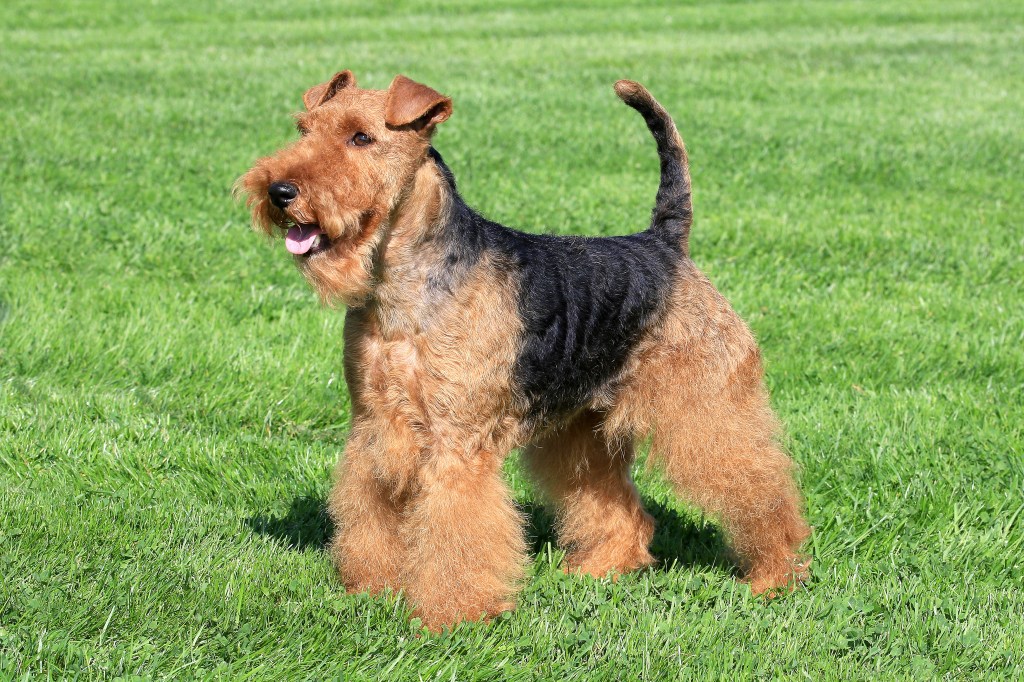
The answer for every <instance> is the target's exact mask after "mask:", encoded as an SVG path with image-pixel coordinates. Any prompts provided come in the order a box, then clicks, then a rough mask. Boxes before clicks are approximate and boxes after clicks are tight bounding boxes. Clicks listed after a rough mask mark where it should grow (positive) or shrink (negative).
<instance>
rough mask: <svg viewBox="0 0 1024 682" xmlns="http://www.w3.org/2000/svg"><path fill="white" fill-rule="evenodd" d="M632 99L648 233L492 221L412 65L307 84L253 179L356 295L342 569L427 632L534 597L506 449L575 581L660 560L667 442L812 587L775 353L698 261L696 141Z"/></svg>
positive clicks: (279, 221)
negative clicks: (654, 187) (409, 73)
mask: <svg viewBox="0 0 1024 682" xmlns="http://www.w3.org/2000/svg"><path fill="white" fill-rule="evenodd" d="M615 92H616V93H617V94H618V96H619V97H620V98H621V99H622V101H623V102H625V103H626V104H627V105H629V106H630V107H632V108H634V109H636V110H637V111H638V112H639V113H640V114H641V115H642V116H643V117H644V120H645V121H646V123H647V127H648V128H649V129H650V132H651V134H652V135H653V136H654V139H655V141H656V142H657V149H658V156H659V158H660V165H661V182H660V186H659V188H658V194H657V200H656V203H655V206H654V211H653V215H652V218H651V224H650V227H648V228H647V229H646V230H645V231H643V232H640V233H638V234H630V235H627V236H621V237H602V238H585V237H574V236H568V237H566V236H548V235H540V234H526V233H522V232H517V231H515V230H513V229H511V228H508V227H505V226H503V225H500V224H498V223H495V222H492V221H490V220H488V219H487V218H484V217H483V216H481V215H480V214H479V213H477V212H475V211H474V210H473V209H472V208H470V207H469V206H467V205H466V203H465V202H464V201H463V199H462V197H460V196H459V193H458V191H457V190H456V187H455V178H454V176H453V175H452V172H451V171H450V170H449V169H448V166H446V165H445V163H444V161H443V160H442V159H441V155H440V154H438V152H437V151H436V150H435V149H434V148H433V147H432V146H431V137H432V135H433V133H434V130H435V128H436V127H437V125H438V124H440V123H443V122H444V121H445V120H446V119H448V117H449V116H450V115H451V113H452V101H451V99H450V98H448V97H446V96H444V95H442V94H440V93H438V92H436V91H435V90H432V89H431V88H429V87H427V86H425V85H421V84H419V83H416V82H414V81H412V80H410V79H408V78H406V77H404V76H397V77H395V79H394V80H393V81H392V82H391V85H390V87H388V89H387V90H364V89H362V88H358V87H356V80H355V77H354V76H353V75H352V73H351V72H350V71H342V72H340V73H338V74H336V75H335V76H334V77H333V78H332V79H331V80H330V81H328V82H327V83H324V84H322V85H318V86H316V87H314V88H312V89H310V90H309V91H307V92H306V93H305V95H304V96H303V101H304V103H305V106H306V111H305V112H303V113H300V114H298V115H297V116H296V120H297V127H298V130H299V133H300V134H301V137H300V139H299V140H298V141H296V142H295V143H294V144H292V145H291V146H289V147H287V148H285V149H283V150H282V151H280V152H278V153H277V154H276V155H274V156H270V157H266V158H263V159H260V160H259V161H257V162H256V164H255V166H254V167H253V168H252V170H250V171H249V172H248V173H246V174H245V175H244V176H242V177H241V178H240V179H239V183H238V187H239V189H240V191H242V192H244V193H245V194H246V196H247V204H248V206H249V207H250V208H251V210H252V215H253V221H254V225H255V227H256V228H257V229H258V230H260V231H262V232H265V233H266V234H268V235H275V234H276V235H283V236H284V240H285V247H286V248H287V250H288V251H289V252H290V253H291V254H293V257H294V260H295V263H296V264H297V265H298V268H299V270H300V271H301V272H302V274H303V275H305V277H306V279H307V280H308V281H309V283H310V284H311V285H312V286H313V288H314V289H316V291H317V292H318V293H319V295H320V297H321V299H322V300H323V301H324V302H325V303H327V304H336V303H342V304H344V305H345V306H346V314H345V327H344V329H345V331H344V344H345V348H344V357H345V360H344V364H345V378H346V381H347V383H348V387H349V391H350V393H351V397H352V425H351V432H350V435H349V440H348V443H347V446H346V448H345V453H344V456H343V457H342V459H341V461H340V462H339V464H338V468H337V472H336V484H335V486H334V489H333V491H332V492H331V494H330V499H329V502H328V508H329V511H330V514H331V516H332V518H333V519H334V521H335V522H336V527H337V533H336V535H335V537H334V538H333V540H332V543H331V552H332V555H333V557H334V560H335V561H336V563H337V566H338V569H339V571H340V573H341V576H342V579H343V581H344V583H345V585H346V587H347V588H348V590H349V591H351V592H361V591H369V592H372V593H376V592H379V591H381V590H384V589H385V588H389V589H392V590H395V591H404V593H405V595H406V597H407V599H409V600H410V601H411V603H412V604H413V606H414V612H413V613H414V615H416V616H418V617H420V618H421V619H422V622H423V623H424V625H426V626H427V627H429V628H431V629H435V630H436V629H440V628H442V627H446V626H451V625H453V624H454V623H457V622H459V621H461V620H467V619H477V618H487V617H490V616H493V615H495V614H498V613H500V612H501V611H504V610H507V609H511V608H513V607H514V598H515V594H516V591H517V589H518V587H519V585H520V584H521V582H522V580H523V577H524V566H525V564H526V562H527V548H526V541H525V538H524V519H523V515H522V513H521V512H520V511H519V510H518V509H517V507H516V504H515V503H514V501H513V498H512V495H511V494H510V492H509V488H508V486H507V485H506V484H505V482H504V481H503V479H502V462H503V461H504V459H505V457H506V456H507V455H508V453H509V452H510V451H511V450H513V449H514V448H518V447H522V448H523V459H524V460H525V464H526V466H527V468H528V469H529V471H530V472H531V475H532V477H533V478H534V479H535V480H536V482H537V483H538V485H539V486H540V488H541V490H542V491H543V493H544V494H545V495H546V497H547V498H548V499H549V500H550V501H551V502H552V504H553V505H554V507H555V509H556V510H557V531H558V536H559V542H560V544H561V545H562V546H563V547H565V548H566V550H567V556H566V564H567V567H566V569H567V570H569V571H572V572H583V573H588V574H591V575H595V576H605V575H607V574H609V573H614V574H618V573H624V572H626V571H633V570H636V569H638V568H641V567H644V566H647V565H649V564H651V563H652V562H653V561H654V559H653V557H652V556H651V554H650V552H649V551H648V546H649V544H650V541H651V537H652V535H653V532H654V521H653V519H652V518H651V516H650V515H648V514H647V512H646V511H644V508H643V505H642V504H641V500H640V497H639V495H638V494H637V490H636V488H635V486H634V485H633V482H632V479H631V477H630V467H631V465H632V464H633V460H634V443H635V442H636V441H638V440H642V439H645V438H650V439H651V445H650V457H649V461H650V462H652V463H654V464H656V465H659V466H660V467H662V468H663V470H664V472H665V474H666V476H667V478H668V480H669V481H670V482H671V483H672V484H673V486H674V487H675V489H676V490H677V492H678V493H679V494H680V495H681V496H683V497H684V498H686V499H688V500H689V501H691V502H693V503H695V504H696V505H698V506H699V507H701V508H703V509H704V510H705V511H707V512H708V513H709V514H711V515H713V516H714V517H715V518H716V519H718V520H719V521H720V522H721V524H722V526H723V528H724V530H725V532H726V535H727V537H728V539H729V541H730V545H731V548H732V550H733V551H734V553H735V555H736V557H737V561H738V564H739V566H740V568H741V569H742V570H743V571H744V573H745V578H746V580H747V581H748V582H749V583H750V587H751V590H752V591H753V592H755V593H762V592H766V591H772V590H776V589H779V588H787V587H788V588H792V587H793V586H794V585H795V584H797V583H798V582H800V581H801V580H803V579H804V578H805V575H806V571H805V569H806V561H805V560H804V559H803V558H802V557H801V556H800V554H799V550H800V546H801V544H802V543H803V541H804V540H805V539H806V538H807V537H808V535H809V533H810V529H809V528H808V526H807V524H806V523H805V522H804V520H803V517H802V514H801V506H802V505H801V500H800V495H799V493H798V491H797V488H796V486H795V483H794V480H793V473H792V468H793V467H792V463H791V461H790V459H789V458H788V457H787V456H786V455H785V454H784V453H783V452H782V450H781V449H780V447H779V445H778V444H777V442H776V433H777V422H776V420H775V418H774V416H773V414H772V411H771V408H770V407H769V404H768V399H767V394H766V391H765V388H764V385H763V383H762V374H763V371H762V366H761V356H760V352H759V350H758V347H757V345H756V344H755V342H754V338H753V335H752V334H751V332H750V330H749V329H748V328H747V326H746V324H745V323H744V322H743V321H742V320H741V319H740V318H739V316H738V315H737V314H736V313H735V312H733V310H732V308H731V307H730V306H729V304H728V302H727V301H726V300H725V298H723V297H722V295H721V294H720V293H718V291H717V290H716V289H715V288H714V287H713V286H712V284H711V282H710V281H708V279H707V278H706V277H705V276H704V275H703V274H702V273H701V272H700V271H699V270H698V269H697V267H696V266H695V265H694V263H693V261H692V260H690V255H689V246H688V236H689V232H690V225H691V222H692V210H691V208H692V205H691V199H690V173H689V164H688V161H687V155H686V150H685V148H684V146H683V141H682V139H681V138H680V136H679V133H678V132H677V131H676V127H675V124H674V122H673V121H672V118H671V117H670V116H669V115H668V113H667V112H666V111H665V109H664V108H662V106H661V105H660V104H659V103H658V102H657V101H656V100H655V99H654V98H653V97H652V96H651V94H650V93H649V92H648V91H647V90H646V89H645V88H644V87H643V86H641V85H640V84H638V83H635V82H632V81H627V80H622V81H619V82H617V83H616V84H615ZM324 342H325V343H337V341H336V340H334V339H324Z"/></svg>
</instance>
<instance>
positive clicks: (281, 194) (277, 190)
mask: <svg viewBox="0 0 1024 682" xmlns="http://www.w3.org/2000/svg"><path fill="white" fill-rule="evenodd" d="M267 194H269V195H270V203H272V204H273V205H274V206H277V207H278V208H287V206H288V204H290V203H292V202H293V201H295V197H297V196H299V188H298V187H296V186H295V185H293V184H292V183H290V182H275V183H273V184H271V185H270V187H268V188H267Z"/></svg>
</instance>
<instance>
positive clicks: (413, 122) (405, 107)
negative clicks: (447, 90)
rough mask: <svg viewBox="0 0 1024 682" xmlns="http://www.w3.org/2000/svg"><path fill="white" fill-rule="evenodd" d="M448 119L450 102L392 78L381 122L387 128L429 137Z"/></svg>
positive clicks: (407, 82)
mask: <svg viewBox="0 0 1024 682" xmlns="http://www.w3.org/2000/svg"><path fill="white" fill-rule="evenodd" d="M451 115H452V100H451V98H450V97H445V96H444V95H442V94H441V93H439V92H437V91H436V90H432V89H430V88H428V87H427V86H426V85H422V84H420V83H417V82H416V81H414V80H409V79H408V78H406V77H405V76H395V80H393V81H391V86H390V87H389V88H388V101H387V105H386V106H385V107H384V122H385V123H387V124H388V125H389V126H394V127H399V126H409V127H410V128H412V129H413V130H415V131H417V132H419V133H420V134H421V135H430V134H431V133H432V132H434V126H436V125H437V124H438V123H443V122H444V121H447V120H448V117H449V116H451Z"/></svg>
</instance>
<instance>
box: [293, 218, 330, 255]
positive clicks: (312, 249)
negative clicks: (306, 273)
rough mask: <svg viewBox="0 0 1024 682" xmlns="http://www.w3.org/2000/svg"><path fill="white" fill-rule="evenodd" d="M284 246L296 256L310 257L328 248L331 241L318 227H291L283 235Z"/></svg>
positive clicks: (307, 225)
mask: <svg viewBox="0 0 1024 682" xmlns="http://www.w3.org/2000/svg"><path fill="white" fill-rule="evenodd" d="M284 245H285V248H286V249H288V252H289V253H293V254H295V255H296V256H312V255H315V254H317V253H320V252H321V251H325V250H327V249H328V248H330V246H331V240H330V238H329V237H328V236H327V235H326V234H324V231H323V230H321V229H320V226H319V225H316V224H306V225H292V226H291V227H290V228H288V234H286V235H285V238H284Z"/></svg>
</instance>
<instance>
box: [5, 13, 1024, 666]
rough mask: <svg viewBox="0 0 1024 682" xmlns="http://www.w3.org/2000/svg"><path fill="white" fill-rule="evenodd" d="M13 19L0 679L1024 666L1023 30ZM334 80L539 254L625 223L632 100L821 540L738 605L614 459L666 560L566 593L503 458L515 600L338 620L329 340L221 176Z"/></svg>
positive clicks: (698, 549) (519, 16)
mask: <svg viewBox="0 0 1024 682" xmlns="http://www.w3.org/2000/svg"><path fill="white" fill-rule="evenodd" d="M556 4H557V3H552V2H531V3H526V4H523V5H522V6H511V5H508V6H506V5H505V4H504V3H494V2H484V1H482V0H480V1H478V2H460V3H430V4H429V5H427V6H415V5H413V4H411V3H405V2H394V3H387V4H386V5H383V6H380V7H379V8H377V9H368V8H366V7H358V6H356V5H355V4H354V3H353V5H352V6H345V5H333V4H330V3H321V2H317V3H313V2H304V1H300V0H293V1H290V2H286V3H263V4H253V3H248V2H241V1H239V2H233V3H217V2H192V1H189V2H159V3H136V2H130V1H128V0H124V1H123V2H120V3H113V2H90V1H83V2H74V3H50V2H40V1H38V0H34V1H31V2H27V1H23V0H15V1H8V2H5V4H4V10H3V15H4V22H3V26H2V27H0V44H2V49H0V679H36V678H40V679H47V678H52V679H67V678H76V677H77V678H79V679H94V678H95V679H99V678H117V677H122V676H128V677H131V676H141V677H143V678H149V677H156V678H176V679H178V678H192V677H197V678H207V677H208V678H240V679H257V680H275V679H339V678H341V679H380V680H418V679H424V680H426V679H444V680H452V679H454V680H497V679H516V680H519V679H524V680H528V679H555V680H563V679H572V680H620V679H621V680H627V679H628V680H632V679H652V680H674V679H684V678H689V677H694V678H702V679H703V678H717V679H726V680H733V679H746V678H789V679H805V678H810V679H851V678H854V679H868V678H872V679H873V678H876V677H883V678H914V679H930V678H944V679H978V678H992V679H1010V678H1018V679H1019V678H1020V677H1021V676H1024V593H1022V587H1024V284H1022V282H1024V260H1022V253H1024V224H1022V223H1024V179H1022V174H1021V171H1022V168H1024V114H1022V112H1024V87H1022V83H1024V81H1022V80H1021V74H1022V73H1024V5H1022V4H1021V3H1020V2H1014V1H1005V2H996V1H991V2H983V3H982V2H971V1H963V2H914V3H908V2H902V1H898V2H897V1H893V2H850V3H847V2H817V3H803V2H800V3H784V2H783V3H768V2H751V3H746V2H734V3H713V2H699V3H686V4H685V5H683V4H681V3H677V2H664V3H660V4H657V5H655V4H653V3H652V4H645V5H644V6H643V7H640V6H628V7H618V6H617V5H618V3H612V2H607V3H593V4H589V5H587V6H583V5H580V6H574V7H571V8H561V7H556ZM342 68H349V69H352V70H353V71H354V72H355V73H356V75H357V76H358V78H359V81H360V84H362V85H364V86H369V87H378V88H382V87H386V86H387V84H388V83H389V82H390V80H391V78H392V77H393V75H394V74H396V73H404V74H406V75H409V76H411V77H413V78H415V79H417V80H421V81H424V82H426V83H428V84H430V85H432V86H434V87H436V88H437V89H439V90H441V91H443V92H445V93H447V94H450V95H451V96H452V97H453V98H454V101H455V114H454V116H453V117H452V118H451V120H450V121H449V122H447V123H445V124H444V125H443V126H441V129H440V131H439V133H438V135H437V137H436V138H435V144H436V146H437V148H438V149H439V150H440V151H441V152H442V153H443V154H444V156H445V158H446V160H447V161H448V163H449V164H450V166H451V167H452V169H453V170H454V172H455V174H456V176H457V178H458V180H459V184H460V188H461V190H462V191H463V193H464V195H465V196H466V197H467V199H468V200H469V201H470V203H471V204H473V205H475V206H476V207H478V208H479V209H480V210H482V211H483V212H484V213H485V214H486V215H488V216H489V217H492V218H495V219H498V220H501V221H503V222H505V223H508V224H512V225H516V226H520V227H522V228H524V229H528V230H533V231H549V232H558V233H574V234H591V235H613V234H625V233H629V232H633V231H638V230H640V229H643V228H644V227H645V226H646V222H647V217H648V215H649V210H650V207H651V206H652V204H653V197H654V191H655V188H656V186H657V164H656V156H655V153H654V145H653V143H652V141H651V140H650V138H649V136H648V133H647V131H646V130H645V128H644V126H643V122H642V120H641V119H640V118H639V117H638V116H637V115H636V114H635V113H634V112H633V111H631V110H629V109H627V108H626V107H624V106H623V105H622V104H621V103H620V102H619V101H618V100H617V99H616V98H615V96H614V93H613V92H612V89H611V86H612V83H613V82H614V81H615V80H616V79H618V78H623V77H628V78H633V79H636V80H640V81H641V82H643V83H645V84H646V85H647V86H648V87H649V88H650V89H651V90H652V92H653V93H654V94H655V95H656V96H657V97H659V98H660V99H661V101H662V102H663V103H664V104H665V105H666V107H667V108H668V109H669V110H670V111H671V112H672V113H673V114H674V116H675V117H676V121H677V123H678V125H679V128H680V130H681V131H682V133H683V136H684V138H685V139H686V141H687V143H688V145H689V148H690V152H691V159H692V162H693V183H694V191H695V205H696V206H695V208H696V223H695V226H694V231H693V237H692V240H691V244H692V252H693V256H694V259H695V260H696V262H697V263H698V265H699V266H700V267H701V268H703V269H704V270H705V271H706V272H707V273H708V275H709V276H710V277H711V278H712V280H713V281H714V282H715V283H716V284H717V285H718V287H719V288H720V289H721V290H722V292H723V293H725V295H726V296H727V297H728V298H729V299H730V300H731V301H732V303H733V304H734V306H735V307H736V309H737V310H738V311H739V312H740V313H741V314H742V315H743V316H744V317H745V318H746V319H747V320H748V321H749V323H750V324H751V326H752V327H753V329H754V331H755V332H756V334H757V336H758V338H759V340H760V342H761V344H762V346H763V352H764V356H765V358H766V361H767V375H768V382H769V384H770V386H771V389H772V392H773V401H774V405H775V406H776V408H777V410H778V412H779V414H780V416H781V419H782V421H783V422H784V423H785V424H786V429H787V435H786V445H787V447H788V449H789V450H790V452H791V453H792V455H793V457H794V458H795V460H796V461H797V462H798V463H799V465H800V480H801V486H802V489H803V490H804V491H805V494H806V497H807V507H808V515H809V518H810V521H811V523H812V524H813V526H814V535H813V539H812V540H811V542H810V543H809V545H808V551H809V552H810V553H811V554H812V555H813V557H814V563H813V576H812V579H811V581H810V583H809V584H808V585H807V587H806V589H803V590H800V591H798V592H796V593H794V594H792V595H788V596H785V597H782V598H780V599H777V600H774V601H772V602H769V603H765V602H763V601H762V600H760V599H758V598H753V597H751V596H750V594H749V591H748V590H747V589H746V588H745V587H744V586H742V585H741V584H739V583H737V582H736V581H735V580H734V579H733V574H734V567H733V565H732V563H730V560H729V558H728V554H727V552H726V550H725V547H724V545H723V538H722V536H721V534H720V533H719V532H718V530H717V529H716V526H715V524H714V522H713V520H711V519H706V518H704V517H703V516H702V515H701V514H700V513H699V512H697V511H696V510H694V509H693V508H691V507H689V506H687V505H686V504H685V503H683V502H680V501H678V500H676V499H675V498H673V497H672V496H670V495H669V493H668V489H667V487H666V486H665V485H664V483H663V481H662V480H661V479H660V478H659V477H658V476H657V475H656V474H654V473H650V472H646V471H645V470H644V469H643V468H640V470H639V471H638V472H637V480H638V483H639V485H640V488H641V490H642V493H643V496H644V498H645V501H646V503H647V506H648V508H649V509H650V510H651V511H652V513H653V514H654V515H655V516H656V518H657V521H658V531H657V535H656V537H655V540H654V552H655V554H656V556H657V557H658V559H659V560H660V565H658V566H657V567H655V568H653V569H652V570H649V571H646V572H643V573H640V574H635V575H629V576H625V577H623V578H622V579H620V580H619V581H618V582H612V581H610V580H593V579H583V578H577V577H567V576H565V575H563V573H562V572H561V570H560V568H559V561H560V559H561V557H562V554H561V553H560V552H559V550H558V549H557V547H556V546H554V536H553V531H552V529H551V516H550V514H549V513H548V512H547V511H545V510H544V508H543V506H542V505H541V503H540V501H539V500H538V499H537V498H536V497H535V496H534V493H533V491H532V490H531V488H530V486H529V485H528V482H527V481H526V479H525V477H524V475H523V473H522V471H521V470H520V468H519V465H518V463H517V461H516V459H515V458H514V457H513V458H511V459H510V460H509V464H508V478H509V480H510V481H511V484H512V486H513V487H514V489H515V492H516V496H517V498H518V499H519V501H520V502H521V504H522V505H523V507H524V509H525V511H526V512H527V514H528V515H529V517H530V519H531V525H530V528H529V534H530V539H531V542H532V546H533V555H532V556H533V563H532V567H531V570H530V571H529V577H528V582H527V583H526V585H525V589H524V591H523V593H522V595H521V598H520V600H519V607H518V609H517V610H516V611H514V612H512V613H510V614H507V615H506V616H504V617H502V618H499V619H498V620H496V621H495V622H493V623H492V624H490V625H480V624H471V625H463V626H460V627H458V628H457V629H456V630H455V631H454V632H450V633H446V634H442V635H426V634H422V633H421V632H420V631H419V630H418V628H417V623H416V622H413V623H411V624H410V622H409V621H408V611H407V606H406V604H405V603H404V602H403V601H402V600H401V599H400V598H397V597H394V596H392V597H388V598H381V599H371V598H368V597H366V596H346V594H345V592H344V590H343V588H342V587H341V584H340V582H339V581H338V580H337V577H336V575H335V573H334V570H333V568H332V565H331V562H330V559H329V557H328V555H327V554H326V552H325V549H324V546H325V542H326V539H327V538H328V537H329V533H330V532H331V531H330V528H329V526H328V523H327V521H326V517H325V515H324V512H323V504H324V499H325V496H326V493H327V491H328V488H329V485H330V476H331V469H332V466H333V463H334V462H335V460H336V459H337V457H338V454H339V452H340V451H341V450H342V448H343V446H344V444H345V440H346V430H347V423H348V413H349V401H348V396H347V393H346V389H345V386H344V381H343V377H342V369H341V367H342V362H341V360H342V351H343V349H342V341H341V337H342V325H343V315H342V313H341V311H337V310H326V309H322V308H320V307H319V305H318V304H317V301H316V299H315V296H314V295H313V294H312V293H311V291H310V290H309V289H308V288H307V286H306V285H305V284H304V282H303V281H302V280H301V278H300V276H299V275H298V273H297V272H296V271H295V269H294V267H293V266H292V264H291V262H290V258H289V257H287V255H286V253H285V251H284V249H283V246H282V245H281V243H280V242H278V243H276V244H271V245H268V243H267V242H266V241H264V240H262V239H260V238H258V237H257V236H256V235H254V234H253V233H251V232H250V231H249V230H248V216H247V215H246V214H245V211H244V209H243V208H242V207H240V206H239V205H238V204H237V203H235V202H234V201H233V200H232V198H231V192H230V190H231V184H232V182H233V180H234V179H235V178H236V177H237V176H238V175H240V174H241V173H242V172H244V171H245V170H246V169H247V168H248V166H249V164H250V163H251V162H252V161H253V160H254V159H255V158H256V157H257V156H259V155H262V154H266V153H270V152H271V151H273V150H274V149H276V148H278V147H279V146H281V145H282V144H285V143H287V142H288V141H290V140H292V139H294V137H295V132H294V129H293V126H292V122H291V119H290V113H291V112H293V111H295V110H296V109H298V108H299V107H300V105H301V95H302V92H303V91H304V90H305V89H306V88H307V87H309V86H311V85H313V84H315V83H318V82H321V81H323V80H325V79H327V78H328V77H329V76H330V75H331V74H332V73H334V72H335V71H337V70H340V69H342Z"/></svg>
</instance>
